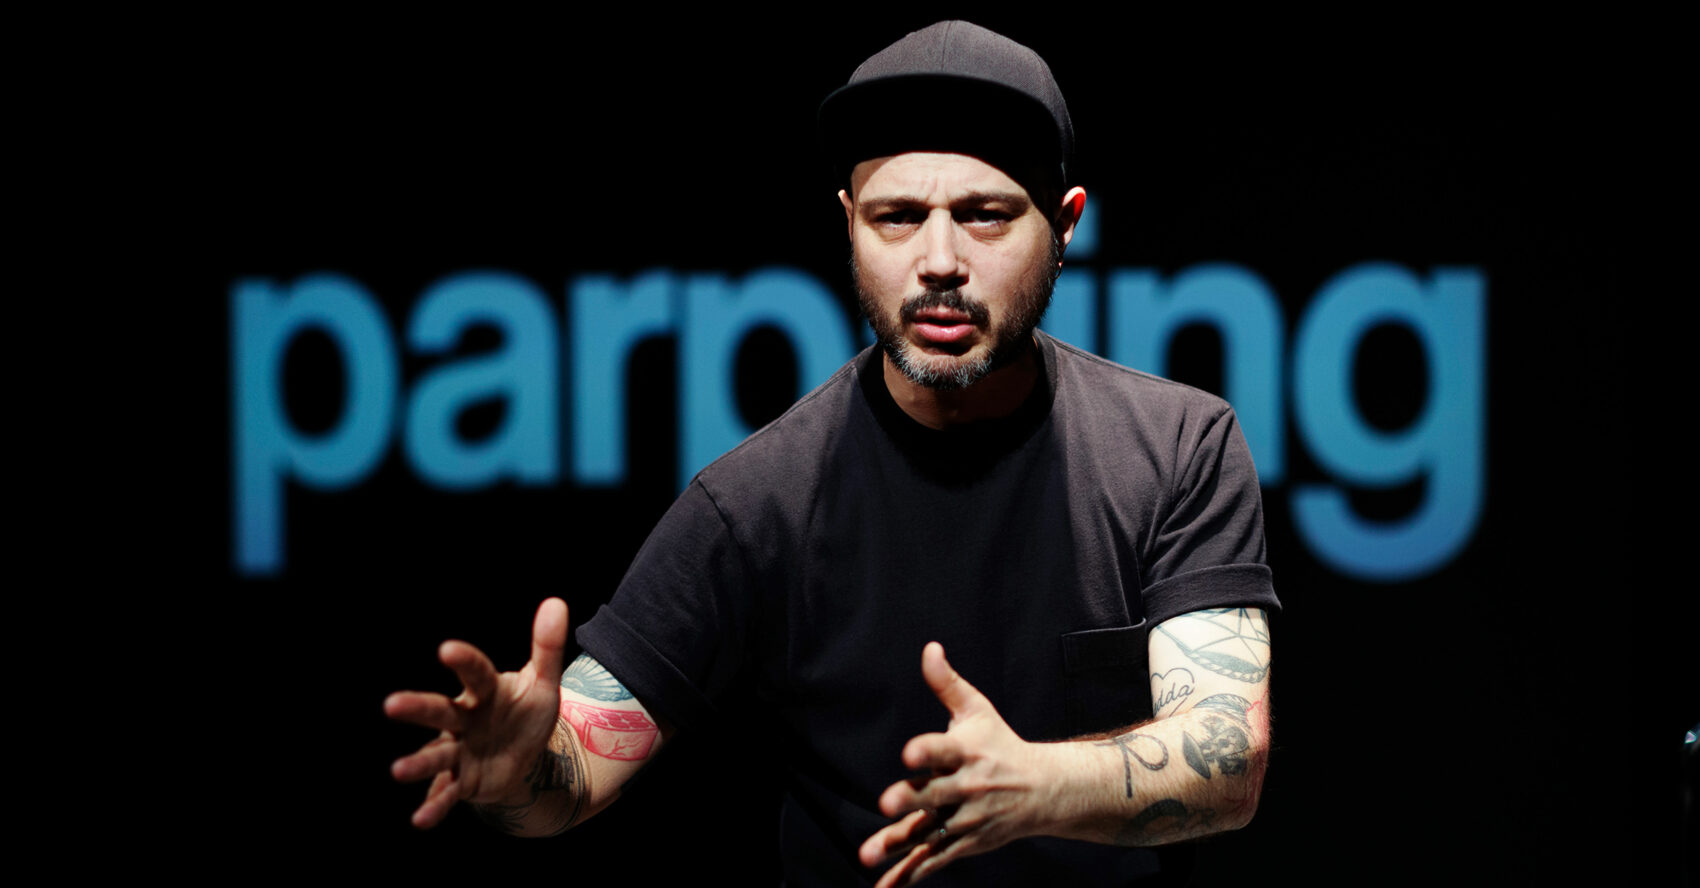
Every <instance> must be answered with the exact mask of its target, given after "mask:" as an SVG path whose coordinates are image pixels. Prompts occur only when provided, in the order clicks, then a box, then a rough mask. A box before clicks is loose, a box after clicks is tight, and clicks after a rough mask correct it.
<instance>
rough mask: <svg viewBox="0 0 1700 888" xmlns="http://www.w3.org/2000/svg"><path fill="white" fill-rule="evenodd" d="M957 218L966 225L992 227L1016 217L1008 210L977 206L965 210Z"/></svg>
mask: <svg viewBox="0 0 1700 888" xmlns="http://www.w3.org/2000/svg"><path fill="white" fill-rule="evenodd" d="M956 218H957V221H958V222H961V223H962V224H964V225H973V226H975V227H978V228H991V227H996V226H1000V225H1004V224H1006V223H1008V222H1009V221H1010V220H1011V219H1013V218H1015V217H1014V216H1013V215H1012V214H1010V213H1009V212H1008V211H1007V210H1000V209H994V208H991V207H976V208H974V209H970V210H963V211H962V212H960V213H958V214H957V217H956Z"/></svg>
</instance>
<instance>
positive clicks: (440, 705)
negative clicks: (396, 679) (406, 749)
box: [384, 691, 466, 733]
mask: <svg viewBox="0 0 1700 888" xmlns="http://www.w3.org/2000/svg"><path fill="white" fill-rule="evenodd" d="M384 714H385V715H387V716H389V717H390V718H393V719H395V720H396V721H403V722H407V723H409V724H415V725H419V726H421V727H426V728H436V729H437V730H439V731H448V732H450V733H454V732H458V731H461V730H463V729H464V728H465V727H466V713H465V712H464V711H462V710H461V709H459V708H458V707H456V706H455V705H454V703H452V702H450V700H449V698H447V697H445V696H443V695H442V694H433V693H429V692H426V691H396V692H395V693H393V694H391V695H389V696H388V697H385V698H384Z"/></svg>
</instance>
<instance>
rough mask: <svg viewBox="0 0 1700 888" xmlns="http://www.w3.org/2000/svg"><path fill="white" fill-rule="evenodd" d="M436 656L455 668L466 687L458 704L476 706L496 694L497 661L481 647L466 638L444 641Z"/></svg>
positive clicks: (444, 663) (451, 667)
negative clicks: (468, 641)
mask: <svg viewBox="0 0 1700 888" xmlns="http://www.w3.org/2000/svg"><path fill="white" fill-rule="evenodd" d="M437 659H439V660H442V661H443V665H444V666H447V667H449V668H450V669H452V670H454V674H455V676H456V677H458V678H459V679H460V683H461V684H462V685H463V686H465V688H466V690H464V691H462V692H461V694H460V696H458V697H456V698H455V701H454V702H455V703H456V704H458V705H459V706H461V707H464V708H466V709H476V708H477V707H478V706H480V705H482V704H483V703H484V702H485V701H488V700H490V699H491V698H492V697H494V696H496V681H497V676H496V664H494V663H492V662H490V658H489V657H487V656H485V655H484V652H483V651H481V650H479V649H478V648H475V647H473V646H472V645H470V644H467V643H466V642H464V641H445V642H443V644H442V646H441V647H439V648H437Z"/></svg>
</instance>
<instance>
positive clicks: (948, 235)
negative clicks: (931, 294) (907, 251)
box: [920, 210, 968, 290]
mask: <svg viewBox="0 0 1700 888" xmlns="http://www.w3.org/2000/svg"><path fill="white" fill-rule="evenodd" d="M925 229H926V230H925V231H923V232H922V233H921V244H922V246H923V248H924V249H925V250H926V252H925V254H923V255H922V257H921V271H920V276H921V284H922V285H923V286H925V287H927V288H928V289H934V290H953V289H956V288H957V287H961V286H963V285H965V284H967V283H968V266H967V265H966V264H965V263H964V262H963V261H962V254H961V252H960V251H959V250H958V249H957V247H958V245H959V242H958V238H959V237H960V235H961V232H958V231H957V230H956V220H955V219H952V218H951V215H950V212H949V211H948V210H943V211H934V212H933V213H931V214H929V215H928V217H927V222H926V225H925Z"/></svg>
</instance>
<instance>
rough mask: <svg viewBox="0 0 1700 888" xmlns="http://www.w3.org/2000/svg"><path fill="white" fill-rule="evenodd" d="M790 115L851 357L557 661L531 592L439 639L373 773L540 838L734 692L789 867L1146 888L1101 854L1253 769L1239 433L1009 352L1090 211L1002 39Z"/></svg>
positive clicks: (1203, 820)
mask: <svg viewBox="0 0 1700 888" xmlns="http://www.w3.org/2000/svg"><path fill="white" fill-rule="evenodd" d="M821 116H822V132H823V134H824V136H825V139H826V142H827V145H828V147H829V150H830V151H831V152H832V153H833V155H834V159H835V161H837V162H838V163H839V164H840V168H841V170H843V171H844V172H846V174H847V181H846V186H847V187H846V188H845V189H844V190H843V191H841V192H839V200H840V202H841V203H842V204H843V207H844V212H845V218H846V222H847V226H848V231H849V237H850V243H851V255H852V259H853V268H854V271H855V278H856V287H857V292H858V295H859V297H860V300H861V305H862V309H863V311H864V312H865V313H866V314H867V317H868V319H869V321H870V322H871V323H872V325H873V327H874V330H875V332H876V334H877V336H878V339H879V343H880V347H879V348H876V349H870V350H868V351H867V352H864V353H863V354H862V355H860V356H858V357H857V358H855V359H854V360H852V361H851V362H850V363H849V364H848V365H846V366H845V367H844V368H843V369H841V370H840V371H839V372H838V373H837V374H836V375H835V376H834V377H833V378H832V379H830V380H828V381H827V382H826V383H825V384H823V385H822V386H821V387H820V388H818V389H816V390H815V391H814V392H812V393H810V394H809V395H807V396H805V397H804V398H803V399H802V400H801V401H799V402H798V403H797V404H796V405H795V406H794V407H792V408H791V409H790V410H789V411H788V412H787V413H786V414H785V415H784V416H782V417H781V418H779V419H778V420H776V421H775V422H774V423H772V424H771V425H769V426H768V427H766V428H764V429H763V430H761V431H760V432H757V433H756V434H755V435H753V436H751V437H750V438H749V439H748V440H746V441H745V442H744V443H743V444H741V445H740V446H739V447H737V448H736V449H734V450H733V451H732V452H730V453H728V454H727V455H726V456H724V457H722V458H721V459H720V460H718V461H717V462H715V463H714V464H713V465H711V466H710V467H708V468H707V469H705V470H704V471H703V472H702V473H701V474H700V475H699V476H698V477H697V478H696V479H695V480H694V481H693V482H692V483H691V485H690V487H689V488H688V489H687V490H686V491H685V492H684V493H683V494H682V495H681V496H680V498H679V500H678V501H677V502H676V503H675V504H674V506H673V508H672V509H671V510H670V511H669V512H668V514H667V515H666V516H665V517H664V518H663V519H662V521H661V523H660V524H659V525H658V526H657V528H656V530H655V531H654V533H653V534H652V535H651V537H650V539H649V541H648V542H646V543H645V545H644V547H643V549H642V550H641V551H640V552H639V553H638V556H637V558H636V560H635V561H634V563H633V566H632V568H631V570H630V572H629V573H628V574H627V575H626V578H625V579H624V580H623V581H622V583H621V586H620V589H619V591H618V593H617V594H616V596H615V598H614V600H613V601H612V602H611V603H610V605H609V606H608V607H606V608H604V609H603V610H602V611H601V612H600V613H599V614H598V615H597V616H596V617H595V618H594V619H593V620H591V621H590V622H589V623H587V624H586V625H585V626H583V627H581V629H580V630H579V641H580V643H581V645H582V646H583V648H584V650H585V653H584V654H583V655H582V656H580V657H579V658H578V659H577V660H575V661H574V662H573V664H572V665H571V666H570V667H568V668H566V669H565V674H564V675H563V674H562V671H563V670H562V667H563V663H562V660H563V654H562V651H563V649H564V644H565V636H566V624H567V614H566V608H565V606H564V605H563V604H562V603H561V602H559V601H558V600H554V599H551V600H550V601H548V602H545V603H544V605H543V606H542V607H541V608H540V609H539V611H538V615H537V620H536V623H535V625H534V627H533V656H532V660H531V662H530V663H528V664H527V665H526V666H525V668H524V669H522V670H520V671H519V672H517V673H506V674H501V675H498V674H497V673H496V671H495V669H494V667H493V666H492V665H491V663H490V661H489V660H488V659H487V658H486V657H484V655H483V654H482V653H480V652H479V651H477V650H476V649H475V648H473V647H471V646H470V645H467V644H464V643H461V642H447V643H445V644H444V645H443V647H442V650H441V658H442V660H443V662H444V663H445V664H447V665H448V666H449V667H450V668H452V669H454V671H455V672H456V673H457V674H458V675H459V676H460V677H461V679H462V681H463V682H464V684H465V686H466V690H465V692H464V693H463V694H461V695H460V696H459V697H457V698H456V699H454V700H449V699H447V698H446V697H443V696H441V695H435V694H422V693H411V692H409V693H400V694H396V695H393V696H392V697H391V698H390V699H389V700H388V701H386V704H385V705H386V709H387V711H388V712H389V713H390V715H391V716H393V717H396V718H400V719H403V720H407V721H412V722H416V723H419V724H422V725H426V726H429V727H433V728H436V729H438V730H440V731H441V732H442V734H441V736H440V737H439V738H438V739H436V740H434V741H432V742H431V743H429V744H427V745H426V746H425V747H424V748H422V749H421V750H420V751H419V752H417V753H415V754H413V755H411V756H407V757H405V758H402V759H400V760H398V761H397V762H396V763H395V766H394V774H395V776H396V777H397V778H398V779H402V780H424V779H430V780H431V781H432V783H431V788H430V790H429V791H428V793H427V798H426V801H425V803H424V804H423V805H421V806H420V808H419V810H418V811H417V812H416V813H415V815H414V822H415V823H416V824H418V825H420V826H430V825H432V824H434V823H436V822H438V821H439V820H441V819H442V817H443V816H445V815H446V813H447V812H448V810H449V809H450V808H451V807H452V806H453V805H454V803H455V802H457V801H460V800H463V799H464V800H467V801H470V802H472V803H473V804H474V805H475V806H476V807H478V809H479V810H480V811H481V812H482V813H483V814H484V815H485V816H486V817H488V818H490V819H491V820H493V821H495V822H496V823H498V824H499V825H501V826H503V827H504V828H507V829H510V830H511V831H513V832H517V833H521V834H533V835H535V834H551V833H555V832H559V831H561V830H564V829H566V828H568V827H570V826H572V825H573V824H576V823H578V822H581V821H582V820H584V819H585V818H587V817H589V816H591V815H592V814H594V813H596V812H597V811H598V810H600V809H601V808H602V807H604V806H606V805H607V804H609V803H610V802H611V801H612V800H613V799H614V797H615V796H617V795H618V793H619V790H620V787H621V786H622V785H623V784H624V782H625V781H626V780H627V779H629V778H630V777H631V776H632V775H633V774H635V773H636V771H637V770H638V769H639V768H641V767H642V766H643V764H644V763H645V762H646V761H648V760H649V759H650V758H652V757H653V756H654V755H655V754H656V753H657V752H658V751H659V750H660V749H661V748H662V747H663V746H665V745H667V744H668V743H670V742H672V740H673V738H674V736H675V734H676V733H678V732H687V733H688V732H689V730H691V729H692V728H693V727H696V726H701V725H704V724H705V723H708V722H709V720H710V718H711V716H712V713H713V710H714V701H715V699H716V698H717V697H719V696H721V695H722V694H724V693H726V692H727V691H728V689H729V688H732V687H734V686H739V687H749V688H753V689H754V690H755V693H756V694H758V695H759V697H760V699H761V700H762V701H763V703H764V704H765V705H766V706H768V707H769V708H770V711H771V712H772V713H773V714H774V716H775V719H776V720H777V721H778V722H780V723H782V724H783V729H782V731H781V734H782V736H783V742H784V744H785V747H786V748H785V752H786V757H787V759H788V760H789V761H790V762H791V763H792V773H791V775H790V780H789V783H788V786H787V795H786V800H785V809H784V816H783V826H782V841H781V845H782V854H783V858H784V868H785V872H786V877H787V880H788V881H790V882H796V883H798V884H846V883H849V884H856V883H865V882H869V881H872V879H873V878H874V875H875V874H877V873H880V871H881V870H880V868H882V867H883V868H884V870H883V875H881V876H880V886H881V888H885V886H889V885H899V884H907V883H909V882H911V881H913V880H915V879H919V878H923V877H928V876H932V875H933V874H935V873H940V874H941V875H942V877H943V878H945V879H946V880H950V879H954V880H959V881H960V882H961V883H962V884H986V883H989V882H998V883H1014V884H1028V883H1032V882H1034V881H1038V880H1044V882H1046V883H1050V884H1071V885H1072V884H1097V883H1103V884H1126V883H1128V882H1131V881H1136V880H1141V879H1150V880H1152V881H1153V882H1155V881H1159V880H1169V879H1173V878H1175V877H1176V876H1177V874H1178V872H1177V865H1179V867H1180V872H1183V873H1184V859H1182V858H1177V857H1176V856H1175V855H1173V854H1167V853H1158V852H1154V851H1151V850H1146V849H1136V850H1128V848H1127V847H1125V846H1158V845H1167V844H1171V843H1174V842H1177V841H1180V840H1184V839H1188V838H1192V837H1196V836H1200V835H1205V834H1208V833H1211V832H1216V831H1220V830H1224V829H1232V828H1236V827H1238V826H1240V825H1243V824H1244V823H1245V822H1246V821H1248V820H1249V819H1250V817H1251V814H1252V812H1253V810H1254V809H1255V807H1256V801H1257V795H1258V791H1259V788H1260V786H1261V781H1262V772H1263V766H1264V762H1265V759H1266V755H1267V750H1268V736H1269V713H1268V693H1267V688H1268V663H1269V637H1268V629H1267V621H1266V617H1265V613H1266V611H1267V609H1269V608H1274V607H1278V603H1277V602H1276V599H1275V596H1274V592H1273V589H1272V587H1271V585H1270V579H1269V572H1268V569H1267V568H1266V567H1265V566H1264V565H1263V531H1262V516H1261V506H1260V503H1259V499H1258V488H1257V481H1256V477H1255V474H1254V473H1253V470H1252V466H1251V460H1250V456H1249V454H1248V452H1247V450H1246V446H1245V443H1244V441H1243V439H1242V437H1241V435H1240V432H1239V430H1238V427H1237V424H1236V422H1235V419H1234V416H1233V413H1232V411H1231V410H1229V409H1228V407H1227V405H1226V404H1224V403H1222V402H1221V401H1220V400H1219V399H1216V398H1214V397H1211V396H1209V395H1206V394H1204V393H1201V392H1198V391H1195V390H1192V389H1189V388H1187V387H1185V386H1181V385H1177V384H1175V383H1170V382H1167V381H1164V380H1160V379H1156V378H1154V377H1150V376H1146V375H1143V374H1139V373H1136V372H1133V371H1130V370H1127V369H1125V368H1121V367H1117V366H1115V365H1113V364H1110V363H1108V362H1106V361H1102V360H1100V359H1098V358H1096V357H1093V356H1091V355H1088V354H1086V353H1084V352H1081V351H1078V350H1076V349H1073V348H1071V347H1069V346H1066V345H1064V344H1062V343H1059V342H1056V341H1055V340H1052V339H1050V338H1049V337H1047V336H1045V335H1044V334H1042V333H1039V332H1037V331H1036V329H1035V328H1036V325H1037V324H1038V321H1039V318H1040V316H1041V315H1042V314H1043V311H1044V308H1045V305H1046V303H1047V302H1048V300H1049V298H1050V290H1051V285H1052V283H1053V281H1054V280H1055V277H1056V274H1057V272H1058V269H1059V267H1060V264H1061V261H1062V254H1063V251H1064V250H1065V249H1066V247H1067V245H1068V243H1069V241H1070V239H1071V238H1072V237H1073V234H1074V228H1075V224H1076V223H1077V222H1078V220H1079V218H1080V214H1081V212H1082V210H1083V208H1084V206H1085V192H1084V191H1083V190H1082V189H1081V188H1079V187H1069V184H1070V183H1069V178H1068V175H1069V173H1068V163H1069V160H1070V155H1071V153H1072V141H1073V136H1072V126H1071V123H1070V121H1069V118H1068V112H1067V108H1066V106H1065V105H1064V103H1063V99H1062V95H1061V93H1060V91H1059V90H1058V89H1057V87H1056V84H1055V82H1054V81H1053V79H1052V77H1051V74H1050V71H1049V69H1048V67H1047V66H1046V65H1045V63H1044V62H1043V61H1042V60H1041V59H1039V57H1038V56H1037V55H1036V54H1034V53H1033V52H1032V51H1031V50H1028V49H1027V48H1025V47H1022V46H1020V45H1018V44H1015V43H1013V42H1011V41H1009V40H1007V39H1006V38H1003V37H1001V36H999V35H996V34H993V33H991V32H989V31H986V30H984V29H981V28H978V27H976V26H973V25H969V24H966V23H962V22H944V23H940V24H938V25H934V26H932V27H930V28H927V29H924V30H922V31H918V32H915V33H913V34H910V35H909V36H908V37H905V38H904V39H903V40H901V41H898V42H897V43H896V44H893V45H892V46H891V47H888V48H887V49H886V50H884V51H882V52H881V53H879V54H877V55H875V56H874V57H873V58H871V59H869V60H868V61H867V62H866V63H864V64H863V66H862V67H861V68H859V69H858V70H857V72H856V73H855V75H853V76H852V78H851V81H850V83H849V84H848V85H847V86H846V87H845V88H843V89H841V90H839V91H838V92H836V93H834V94H833V95H832V96H831V97H829V98H828V99H827V101H826V103H825V104H823V106H822V111H821ZM917 652H920V654H921V663H920V675H919V676H917V675H915V665H914V660H913V657H914V656H915V654H916V653H917ZM947 652H948V657H949V658H948V659H947ZM946 716H948V724H946V723H945V717H946ZM1153 717H1155V720H1154V721H1147V720H1149V719H1152V718H1153ZM1034 741H1060V742H1034ZM909 774H913V775H914V776H910V777H908V779H905V777H906V775H909ZM988 852H990V853H988Z"/></svg>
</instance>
